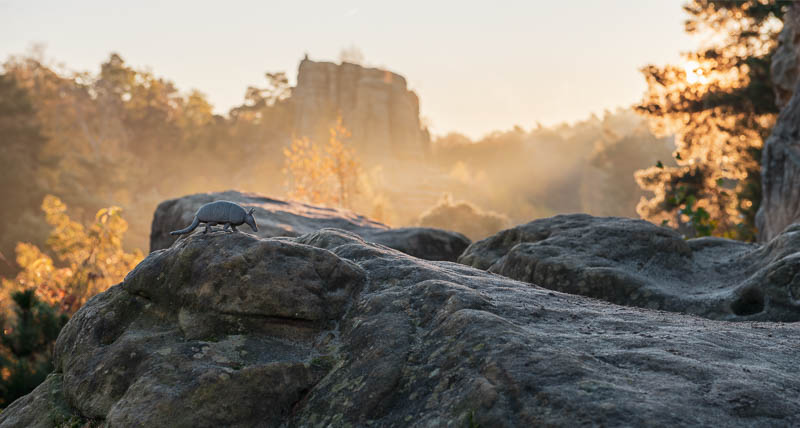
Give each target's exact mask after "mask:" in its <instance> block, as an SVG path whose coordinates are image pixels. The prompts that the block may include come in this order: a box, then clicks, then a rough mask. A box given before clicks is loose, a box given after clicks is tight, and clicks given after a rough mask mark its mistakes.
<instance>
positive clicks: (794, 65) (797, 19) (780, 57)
mask: <svg viewBox="0 0 800 428" xmlns="http://www.w3.org/2000/svg"><path fill="white" fill-rule="evenodd" d="M769 72H770V78H771V80H772V88H773V90H774V91H775V103H776V104H777V105H778V107H784V106H785V105H786V104H788V103H789V100H790V99H791V98H792V94H793V93H794V90H795V86H796V85H797V79H798V77H800V5H799V4H797V3H792V4H791V5H789V7H788V9H787V10H786V13H784V15H783V30H781V33H780V35H778V47H777V48H776V49H775V53H774V54H773V55H772V63H771V64H770V70H769Z"/></svg>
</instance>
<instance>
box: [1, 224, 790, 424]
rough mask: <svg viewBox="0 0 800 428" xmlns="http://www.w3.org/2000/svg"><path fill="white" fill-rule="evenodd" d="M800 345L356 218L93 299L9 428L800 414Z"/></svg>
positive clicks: (150, 261)
mask: <svg viewBox="0 0 800 428" xmlns="http://www.w3.org/2000/svg"><path fill="white" fill-rule="evenodd" d="M600 233H601V234H602V233H604V232H600ZM653 239H654V242H656V243H658V242H662V241H663V244H664V245H666V242H667V241H666V240H665V237H663V236H654V237H653ZM676 257H679V258H680V256H676ZM797 343H800V325H798V324H796V323H795V324H779V323H759V322H751V323H730V322H724V321H712V320H707V319H702V318H697V317H693V316H688V315H683V314H676V313H669V312H659V311H653V310H647V309H640V308H630V307H622V306H616V305H613V304H609V303H606V302H603V301H600V300H595V299H590V298H586V297H581V296H572V295H567V294H562V293H559V292H554V291H549V290H546V289H542V288H539V287H536V286H532V285H529V284H525V283H522V282H517V281H513V280H510V279H507V278H503V277H500V276H497V275H493V274H490V273H486V272H484V271H481V270H477V269H473V268H470V267H467V266H463V265H460V264H455V263H448V262H430V261H423V260H420V259H417V258H413V257H409V256H407V255H405V254H403V253H400V252H397V251H394V250H391V249H388V248H385V247H382V246H378V245H374V244H369V243H366V242H364V241H363V240H361V239H360V238H359V237H357V236H355V235H353V234H350V233H348V232H345V231H341V230H332V229H324V230H321V231H317V232H314V233H311V234H308V235H304V236H301V237H297V238H271V239H261V238H257V237H255V236H252V235H248V234H244V233H241V234H229V233H223V232H214V233H211V234H208V235H202V234H195V235H192V236H189V237H188V238H187V239H184V240H181V241H179V242H178V243H176V244H175V245H173V246H172V247H170V248H169V249H166V250H160V251H156V252H153V253H151V254H150V255H149V256H148V257H147V258H146V259H145V260H144V261H143V262H142V263H141V264H140V265H139V266H138V267H137V268H136V269H134V270H133V271H132V272H131V273H130V274H129V275H128V276H127V277H126V278H125V281H124V282H123V283H122V284H120V285H117V286H115V287H112V288H111V289H109V290H108V291H106V292H104V293H101V294H100V295H98V296H96V297H94V298H93V299H91V300H90V301H89V302H88V303H87V304H86V305H85V306H84V307H83V308H81V309H80V310H79V311H78V312H77V313H76V314H75V315H74V316H73V318H72V319H71V320H70V321H69V323H68V324H67V326H66V327H65V328H64V330H63V331H62V333H61V335H60V336H59V338H58V341H57V344H56V350H55V364H56V372H55V373H54V374H53V375H51V377H50V378H49V379H48V381H47V382H45V383H43V384H42V385H40V386H39V387H38V388H37V389H36V390H35V391H34V392H33V393H31V394H30V395H28V396H26V397H23V398H20V399H19V400H18V401H16V402H15V403H13V404H12V405H11V406H10V407H9V408H8V409H6V410H5V411H4V412H3V413H1V414H0V427H4V428H5V427H18V426H43V427H44V426H54V425H55V424H57V423H61V422H59V421H65V420H66V421H72V423H73V424H82V423H85V422H87V421H88V422H92V423H96V424H105V425H108V426H115V427H116V426H120V427H124V426H153V427H161V426H164V427H216V426H226V427H260V426H264V427H267V426H287V427H294V426H312V427H324V426H412V427H423V426H453V427H463V426H475V425H480V426H485V427H515V426H579V425H594V426H645V425H654V424H655V425H664V426H675V425H678V426H681V425H708V426H711V425H713V426H767V425H768V426H797V425H798V424H800V401H798V400H797V399H796V397H797V396H798V394H800V374H798V371H797ZM64 403H69V406H66V408H67V409H68V412H66V413H65V412H64V411H63V409H64V408H65V404H64ZM52 409H56V411H52ZM43 412H48V415H52V417H51V416H44V415H43Z"/></svg>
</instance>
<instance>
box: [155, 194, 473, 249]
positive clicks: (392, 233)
mask: <svg viewBox="0 0 800 428" xmlns="http://www.w3.org/2000/svg"><path fill="white" fill-rule="evenodd" d="M218 200H226V201H232V202H236V203H238V204H239V205H242V206H247V207H248V208H249V207H253V208H255V210H256V211H255V214H254V216H255V218H256V222H257V223H258V232H255V233H254V234H255V235H257V236H260V237H264V238H270V237H276V236H290V237H291V236H300V235H303V234H306V233H310V232H314V231H316V230H319V229H322V228H326V227H327V228H337V229H343V230H348V231H351V232H354V233H356V234H358V235H359V236H361V237H363V238H364V239H366V240H368V241H370V242H376V243H378V244H381V245H385V246H387V247H390V248H394V249H396V250H399V251H402V252H404V253H406V254H410V255H412V256H414V257H419V258H422V259H426V260H444V261H455V260H456V259H457V258H458V256H459V255H460V254H461V253H462V252H463V251H464V249H465V248H467V246H468V245H469V244H470V240H469V239H468V238H467V237H465V236H464V235H462V234H460V233H456V232H450V231H446V230H441V229H434V228H429V227H407V228H397V229H391V228H389V226H386V225H384V224H381V223H378V222H376V221H372V220H370V219H368V218H366V217H364V216H361V215H358V214H356V213H353V212H352V211H347V210H343V209H336V208H324V207H317V206H313V205H308V204H302V203H299V202H293V201H281V200H277V199H271V198H268V197H265V196H261V195H258V194H254V193H242V192H237V191H232V190H231V191H227V192H220V193H199V194H195V195H188V196H184V197H181V198H177V199H170V200H167V201H164V202H162V203H161V204H159V205H158V207H157V208H156V212H155V214H154V215H153V226H152V231H151V233H150V251H155V250H160V249H164V248H167V247H169V246H170V245H172V243H173V242H175V241H176V240H177V239H178V237H176V236H172V235H170V234H169V232H170V231H172V230H177V229H182V228H184V227H185V226H187V225H189V224H190V223H191V222H192V219H193V218H194V214H195V212H196V211H197V209H198V208H200V207H201V206H203V205H204V204H206V203H209V202H213V201H218ZM245 232H247V233H250V231H249V230H245ZM194 233H203V232H202V229H198V231H196V232H194Z"/></svg>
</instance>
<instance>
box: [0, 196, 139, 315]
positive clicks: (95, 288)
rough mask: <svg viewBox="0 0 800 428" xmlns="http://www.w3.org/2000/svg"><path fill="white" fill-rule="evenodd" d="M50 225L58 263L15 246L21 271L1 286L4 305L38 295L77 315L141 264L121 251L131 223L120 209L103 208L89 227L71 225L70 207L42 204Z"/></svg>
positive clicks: (133, 255) (27, 246) (51, 198)
mask: <svg viewBox="0 0 800 428" xmlns="http://www.w3.org/2000/svg"><path fill="white" fill-rule="evenodd" d="M42 210H43V211H44V213H45V218H46V220H47V222H48V223H49V224H50V225H51V226H52V227H53V230H52V232H51V233H50V237H49V238H48V239H47V244H48V246H49V247H50V252H51V253H52V254H53V255H55V260H53V258H52V257H51V256H50V255H49V254H48V252H45V251H43V250H41V249H40V248H39V247H37V246H36V245H33V244H28V243H24V242H20V243H18V244H17V248H16V253H17V263H18V264H19V266H20V267H21V268H22V270H21V271H20V272H19V273H18V274H17V276H16V278H14V279H3V280H2V298H3V302H4V303H7V302H8V301H9V296H10V294H11V293H13V292H15V291H22V290H27V289H33V290H35V293H36V296H37V297H38V298H39V299H41V300H42V301H43V302H45V303H47V304H50V305H53V306H55V307H57V308H58V309H59V310H60V311H61V312H63V313H65V314H70V315H71V314H73V313H75V311H77V310H78V308H80V307H81V305H83V304H84V303H85V302H86V300H88V299H89V298H90V297H92V296H94V295H95V294H97V293H100V292H102V291H105V290H106V289H107V288H108V287H110V286H112V285H114V284H116V283H118V282H120V281H121V280H122V278H123V277H124V276H125V274H127V273H128V272H129V271H130V270H131V269H133V267H134V266H136V264H137V263H139V262H140V261H141V260H142V253H141V252H140V251H138V250H136V251H134V252H132V253H127V252H125V251H124V250H123V249H122V237H123V235H124V234H125V231H126V230H127V229H128V223H127V222H126V221H125V220H124V219H123V218H122V216H121V213H122V210H121V209H120V208H119V207H110V208H103V209H101V210H100V211H98V212H97V215H96V216H95V221H94V223H92V224H91V225H89V226H87V227H85V226H83V225H81V224H80V223H77V222H75V221H73V220H71V219H70V218H69V217H68V216H67V214H66V211H67V207H66V205H64V203H63V202H61V200H60V199H58V198H57V197H55V196H50V195H48V196H47V197H45V199H44V202H43V203H42Z"/></svg>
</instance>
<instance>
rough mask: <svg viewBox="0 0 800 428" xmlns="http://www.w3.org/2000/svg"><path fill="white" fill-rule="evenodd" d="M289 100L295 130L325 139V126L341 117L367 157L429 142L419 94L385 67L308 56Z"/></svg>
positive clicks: (407, 152) (419, 149)
mask: <svg viewBox="0 0 800 428" xmlns="http://www.w3.org/2000/svg"><path fill="white" fill-rule="evenodd" d="M289 101H290V102H291V104H292V106H293V110H294V121H295V123H294V130H295V132H296V134H297V135H298V136H306V137H309V138H311V139H312V140H313V141H317V142H324V141H327V140H328V136H329V133H328V129H329V127H330V126H331V125H332V124H334V123H335V122H336V118H337V117H338V116H341V118H342V122H343V123H344V126H345V127H346V128H347V129H348V130H349V131H350V132H351V133H352V137H351V140H350V141H351V142H352V144H353V145H354V146H355V147H356V148H357V149H358V152H359V153H362V154H365V155H366V156H386V155H396V156H419V155H421V154H422V153H424V151H425V150H427V148H428V145H429V142H430V136H429V135H428V132H427V130H425V129H423V127H422V125H421V124H420V119H419V99H418V98H417V95H416V94H415V93H414V92H412V91H409V90H408V88H407V86H406V79H405V78H404V77H403V76H400V75H399V74H395V73H392V72H390V71H387V70H381V69H377V68H366V67H362V66H360V65H357V64H350V63H346V62H345V63H342V64H334V63H331V62H316V61H311V60H309V59H308V58H306V59H304V60H303V61H301V62H300V67H299V70H298V72H297V86H296V87H295V88H294V89H292V96H291V98H290V99H289Z"/></svg>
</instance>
